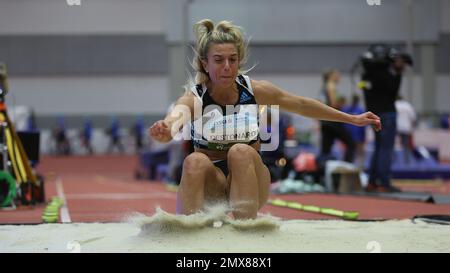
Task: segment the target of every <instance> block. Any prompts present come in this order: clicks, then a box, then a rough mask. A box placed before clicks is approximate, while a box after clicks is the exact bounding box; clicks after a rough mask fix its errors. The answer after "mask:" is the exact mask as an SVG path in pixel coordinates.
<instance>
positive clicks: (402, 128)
mask: <svg viewBox="0 0 450 273" xmlns="http://www.w3.org/2000/svg"><path fill="white" fill-rule="evenodd" d="M395 109H396V111H397V134H398V136H399V137H400V142H401V144H402V150H403V157H404V161H405V163H406V164H410V163H411V159H412V156H413V145H412V143H413V141H412V135H413V131H414V127H415V125H416V123H417V115H416V111H414V108H413V106H412V105H411V103H409V102H408V101H406V100H405V99H403V98H402V96H400V95H399V96H398V97H397V100H396V101H395Z"/></svg>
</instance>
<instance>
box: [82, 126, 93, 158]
mask: <svg viewBox="0 0 450 273" xmlns="http://www.w3.org/2000/svg"><path fill="white" fill-rule="evenodd" d="M91 139H92V122H91V120H90V119H85V121H84V125H83V130H82V133H81V143H82V145H83V147H84V148H85V149H86V150H87V152H88V153H89V154H90V155H92V154H93V153H94V150H93V149H92V145H91Z"/></svg>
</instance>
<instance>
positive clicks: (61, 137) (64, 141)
mask: <svg viewBox="0 0 450 273" xmlns="http://www.w3.org/2000/svg"><path fill="white" fill-rule="evenodd" d="M53 138H54V139H55V143H56V154H57V155H70V154H71V148H70V143H69V139H68V138H67V134H66V125H65V122H64V118H63V117H58V120H57V126H56V127H55V128H54V129H53Z"/></svg>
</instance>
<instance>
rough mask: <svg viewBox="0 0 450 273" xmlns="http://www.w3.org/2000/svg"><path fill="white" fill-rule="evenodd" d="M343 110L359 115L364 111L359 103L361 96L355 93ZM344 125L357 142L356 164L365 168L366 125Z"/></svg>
mask: <svg viewBox="0 0 450 273" xmlns="http://www.w3.org/2000/svg"><path fill="white" fill-rule="evenodd" d="M342 111H343V112H345V113H348V114H351V115H359V114H362V113H364V112H365V111H364V109H363V108H362V107H361V106H360V104H359V96H358V95H356V94H354V95H353V96H352V103H351V104H350V105H347V106H344V107H343V108H342ZM344 127H345V128H346V129H347V131H348V132H350V136H351V137H352V139H353V141H354V142H355V144H356V162H355V163H356V164H357V165H358V166H359V167H361V168H363V167H364V162H365V160H364V157H365V155H364V144H365V141H366V127H365V126H355V125H352V124H348V123H346V124H344Z"/></svg>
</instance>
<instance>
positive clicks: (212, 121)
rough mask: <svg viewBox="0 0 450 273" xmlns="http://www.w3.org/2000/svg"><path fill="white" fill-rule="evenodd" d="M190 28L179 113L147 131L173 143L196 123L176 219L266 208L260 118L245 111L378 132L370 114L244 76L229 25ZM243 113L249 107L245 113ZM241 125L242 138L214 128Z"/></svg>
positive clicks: (244, 215)
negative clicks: (189, 68) (189, 66)
mask: <svg viewBox="0 0 450 273" xmlns="http://www.w3.org/2000/svg"><path fill="white" fill-rule="evenodd" d="M193 29H194V33H195V35H196V39H197V41H196V56H195V59H194V61H193V65H194V68H195V69H196V77H195V83H193V84H192V85H191V86H188V87H187V88H186V92H185V93H184V95H182V96H181V97H180V98H179V99H178V100H177V102H176V105H177V106H179V109H181V110H178V111H177V110H176V109H174V110H173V112H172V113H170V114H168V115H167V116H166V118H165V119H164V120H160V121H157V122H155V123H154V124H153V125H152V126H151V127H150V129H149V134H150V136H151V137H152V138H153V139H155V140H157V141H161V142H168V141H170V140H171V139H172V136H174V135H175V133H176V132H178V131H179V130H180V129H181V128H182V127H183V126H184V125H186V124H187V123H189V122H191V126H192V129H191V131H192V132H193V133H192V134H193V143H194V147H195V151H194V152H193V153H191V154H190V155H188V156H187V157H186V158H185V160H184V163H183V172H182V178H181V182H180V186H179V189H178V196H177V213H181V214H192V213H196V212H199V211H202V210H203V209H204V207H205V204H208V203H214V202H224V201H225V202H228V203H229V205H230V207H231V209H232V213H233V216H234V217H235V218H236V219H253V218H256V216H257V212H258V210H259V209H260V208H261V207H262V206H264V205H265V204H266V202H267V199H268V196H269V184H270V174H269V171H268V169H267V167H266V166H265V165H264V164H263V162H262V159H261V156H260V154H259V150H260V147H261V143H260V138H259V135H258V134H256V135H255V128H257V127H258V122H259V119H258V117H257V116H255V115H258V113H259V112H258V111H256V113H255V111H248V109H250V108H252V107H254V108H256V109H257V107H258V105H279V107H280V108H281V109H283V110H285V111H289V112H293V113H296V114H299V115H303V116H306V117H310V118H316V119H320V120H330V121H337V122H347V123H351V124H354V125H359V126H363V125H367V124H373V125H374V126H375V127H376V128H377V129H378V130H379V129H381V123H380V120H379V118H378V117H377V116H376V115H374V114H372V113H370V112H366V113H364V114H361V115H357V116H352V115H348V114H345V113H343V112H340V111H338V110H336V109H333V108H332V107H329V106H327V105H325V104H322V103H320V102H319V101H317V100H313V99H309V98H305V97H301V96H296V95H292V94H290V93H289V92H287V91H285V90H282V89H281V88H279V87H277V86H275V85H274V84H272V83H270V82H268V81H257V80H253V79H250V78H249V77H248V76H246V75H243V74H242V69H243V67H244V65H245V62H246V59H247V43H246V41H245V39H244V36H243V33H242V31H241V28H240V27H238V26H236V25H234V24H232V23H231V22H228V21H222V22H219V23H218V24H216V25H215V24H214V23H213V22H212V21H211V20H209V19H205V20H201V21H199V22H197V23H196V24H195V25H194V27H193ZM227 106H228V109H233V111H232V112H231V113H230V112H228V113H227V111H226V110H227ZM236 109H238V110H236ZM239 109H246V110H245V111H244V112H245V114H242V112H241V111H240V110H239ZM199 112H200V115H198V114H197V115H196V114H195V113H199ZM226 114H229V115H226ZM240 120H245V121H246V122H247V123H246V126H244V127H242V128H243V129H245V130H246V131H245V133H244V134H230V135H227V134H226V133H225V134H223V131H221V130H217V127H216V125H217V126H218V127H220V126H223V128H224V129H225V130H224V131H226V132H228V131H227V129H230V128H226V127H227V126H234V127H235V129H236V126H238V127H239V126H241V125H239V124H238V123H239V121H240ZM198 121H203V122H198ZM227 121H234V122H231V123H227ZM196 126H197V127H196ZM199 126H203V128H198V127H199ZM223 128H222V129H223ZM242 128H241V129H242ZM231 129H233V128H231ZM217 131H219V133H217ZM199 133H200V137H199V136H198V134H199ZM202 133H203V135H202ZM241 136H244V137H241ZM233 137H235V138H234V139H233Z"/></svg>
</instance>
